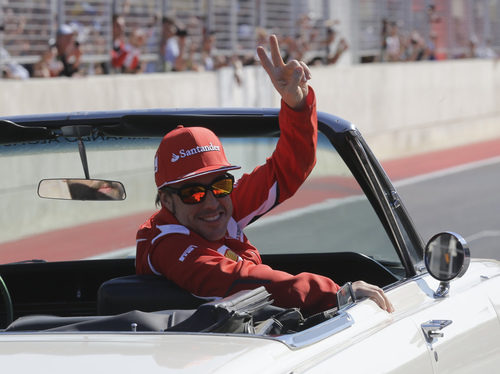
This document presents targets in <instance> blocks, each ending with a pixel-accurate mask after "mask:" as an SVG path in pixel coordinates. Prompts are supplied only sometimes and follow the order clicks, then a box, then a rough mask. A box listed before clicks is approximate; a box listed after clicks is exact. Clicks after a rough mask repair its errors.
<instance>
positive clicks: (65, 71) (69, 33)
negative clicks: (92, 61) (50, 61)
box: [56, 24, 82, 77]
mask: <svg viewBox="0 0 500 374" xmlns="http://www.w3.org/2000/svg"><path fill="white" fill-rule="evenodd" d="M76 34H77V31H76V30H75V29H74V28H73V27H71V26H69V25H66V24H63V25H61V26H60V27H59V29H58V30H57V36H56V48H57V59H58V60H59V61H60V62H61V63H62V65H63V68H62V70H61V71H60V73H59V76H65V77H71V76H73V75H75V74H76V73H78V70H79V68H80V60H81V56H82V51H81V49H80V43H79V42H78V40H76Z"/></svg>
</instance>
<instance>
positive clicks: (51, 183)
mask: <svg viewBox="0 0 500 374" xmlns="http://www.w3.org/2000/svg"><path fill="white" fill-rule="evenodd" d="M38 196H40V197H43V198H46V199H60V200H94V201H100V200H125V197H126V193H125V187H124V186H123V184H122V183H120V182H116V181H108V180H101V179H44V180H42V181H40V183H39V184H38Z"/></svg>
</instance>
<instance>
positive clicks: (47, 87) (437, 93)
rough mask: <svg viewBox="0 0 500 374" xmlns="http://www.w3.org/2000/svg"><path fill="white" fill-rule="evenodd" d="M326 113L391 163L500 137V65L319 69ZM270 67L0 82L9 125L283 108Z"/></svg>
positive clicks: (317, 84)
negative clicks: (38, 117)
mask: <svg viewBox="0 0 500 374" xmlns="http://www.w3.org/2000/svg"><path fill="white" fill-rule="evenodd" d="M312 74H313V79H312V81H311V85H312V86H313V87H314V88H315V91H316V93H317V98H318V109H319V110H321V111H326V112H330V113H333V114H336V115H338V116H340V117H343V118H345V119H347V120H349V121H351V122H353V123H354V124H356V125H357V126H358V128H359V129H360V130H361V132H362V133H363V135H364V136H365V138H367V140H368V142H369V144H370V145H371V147H372V148H373V149H374V151H375V153H376V154H377V155H378V156H379V157H381V158H387V157H396V156H399V155H402V154H408V153H414V152H419V151H424V150H429V149H435V148H441V147H447V146H452V145H456V144H461V143H465V142H471V141H477V140H482V139H485V138H488V137H498V136H500V63H499V62H496V63H495V62H494V61H490V60H453V61H442V62H419V63H393V64H365V65H355V66H326V67H314V68H312ZM278 105H279V97H278V96H277V95H276V93H275V92H274V90H273V88H272V86H271V84H270V82H269V79H268V78H267V76H266V74H265V72H264V71H263V69H262V68H260V67H249V68H245V69H244V71H243V72H242V83H241V84H238V83H237V82H236V80H235V79H234V71H233V69H231V68H228V69H223V70H221V71H218V72H216V73H210V72H206V73H169V74H143V75H138V76H129V75H115V76H99V77H85V78H72V79H71V78H70V79H67V78H57V79H49V80H46V79H30V80H28V81H8V80H0V116H4V115H18V114H33V113H51V112H67V111H87V110H114V109H139V108H161V107H165V108H173V107H217V106H226V107H227V106H236V107H238V106H239V107H269V106H271V107H276V106H278Z"/></svg>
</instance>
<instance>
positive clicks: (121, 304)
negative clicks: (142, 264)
mask: <svg viewBox="0 0 500 374" xmlns="http://www.w3.org/2000/svg"><path fill="white" fill-rule="evenodd" d="M206 302H207V300H206V299H202V298H199V297H196V296H194V295H192V294H190V293H189V292H187V291H186V290H183V289H182V288H180V287H179V286H177V285H176V284H175V283H173V282H172V281H170V280H168V279H166V278H164V277H160V276H157V275H128V276H124V277H118V278H113V279H110V280H108V281H106V282H104V283H103V284H102V285H101V286H100V287H99V290H98V291H97V314H99V315H112V314H119V313H125V312H128V311H131V310H141V311H143V312H153V311H157V310H166V309H196V308H197V307H198V306H200V305H201V304H203V303H206Z"/></svg>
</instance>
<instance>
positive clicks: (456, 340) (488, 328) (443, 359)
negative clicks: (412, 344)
mask: <svg viewBox="0 0 500 374" xmlns="http://www.w3.org/2000/svg"><path fill="white" fill-rule="evenodd" d="M487 272H488V269H487V267H485V266H484V265H483V264H480V263H475V264H473V266H471V268H470V269H469V270H468V272H467V273H466V274H465V276H464V277H463V278H461V279H458V280H456V281H454V282H452V283H451V288H450V294H449V296H447V297H445V298H442V299H438V298H437V299H436V298H434V301H433V302H432V303H431V305H430V306H429V307H427V308H425V309H424V310H422V311H421V312H419V313H416V314H415V315H414V317H413V319H414V321H415V324H416V325H417V326H419V327H420V329H421V333H422V335H423V337H424V339H425V342H426V347H427V350H428V352H429V355H430V357H431V362H432V364H433V367H434V371H435V372H436V373H454V374H455V373H495V372H498V370H499V368H500V323H499V320H498V315H497V311H495V306H496V308H497V309H498V305H495V304H494V301H493V300H492V297H491V296H490V295H495V294H496V293H498V289H499V287H500V279H499V278H498V277H497V278H496V279H492V280H488V276H487V275H486V274H487ZM422 282H424V283H425V284H426V285H428V286H429V289H428V292H432V290H435V289H436V288H437V286H438V284H439V282H438V281H436V280H434V279H432V278H431V277H430V276H426V277H425V278H423V280H422ZM432 297H434V296H433V294H432ZM498 299H499V298H498V297H497V298H496V303H497V304H498V301H499V300H498Z"/></svg>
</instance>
